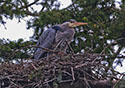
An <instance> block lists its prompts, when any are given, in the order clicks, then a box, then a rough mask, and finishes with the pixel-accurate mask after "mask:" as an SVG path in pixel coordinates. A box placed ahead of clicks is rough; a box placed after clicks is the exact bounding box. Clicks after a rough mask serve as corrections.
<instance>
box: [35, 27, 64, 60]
mask: <svg viewBox="0 0 125 88" xmlns="http://www.w3.org/2000/svg"><path fill="white" fill-rule="evenodd" d="M57 31H62V30H61V28H60V27H59V26H58V25H55V26H53V27H50V28H49V29H47V30H45V31H44V32H43V33H42V35H41V36H40V37H39V39H38V41H37V44H36V49H35V52H34V55H33V58H34V59H37V60H38V59H40V58H42V57H45V56H47V52H46V50H45V49H44V48H47V49H52V47H53V43H54V41H55V36H56V32H57Z"/></svg>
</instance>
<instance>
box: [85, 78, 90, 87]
mask: <svg viewBox="0 0 125 88" xmlns="http://www.w3.org/2000/svg"><path fill="white" fill-rule="evenodd" d="M84 81H85V83H86V85H87V86H86V88H91V87H90V85H89V83H88V81H87V79H86V78H85V77H84Z"/></svg>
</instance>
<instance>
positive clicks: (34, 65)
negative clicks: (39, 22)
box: [30, 63, 38, 71]
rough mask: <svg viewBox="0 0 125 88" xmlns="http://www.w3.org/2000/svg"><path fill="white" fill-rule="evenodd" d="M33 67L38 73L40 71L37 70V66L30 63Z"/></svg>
mask: <svg viewBox="0 0 125 88" xmlns="http://www.w3.org/2000/svg"><path fill="white" fill-rule="evenodd" d="M30 64H31V65H32V67H33V68H34V69H35V70H36V71H38V69H37V68H36V66H35V65H34V64H33V63H30Z"/></svg>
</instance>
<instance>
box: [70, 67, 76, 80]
mask: <svg viewBox="0 0 125 88" xmlns="http://www.w3.org/2000/svg"><path fill="white" fill-rule="evenodd" d="M71 72H72V79H73V81H74V80H75V76H74V70H73V67H71Z"/></svg>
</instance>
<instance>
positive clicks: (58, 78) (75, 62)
mask: <svg viewBox="0 0 125 88" xmlns="http://www.w3.org/2000/svg"><path fill="white" fill-rule="evenodd" d="M104 57H105V55H99V54H89V53H85V54H74V55H72V54H67V55H53V56H49V57H46V58H42V59H40V60H38V61H36V60H25V61H23V62H21V63H20V64H14V63H11V62H4V63H2V64H1V65H0V86H1V87H2V88H70V87H71V88H77V87H75V86H76V85H77V84H75V83H80V84H82V87H81V88H86V87H87V88H95V87H96V88H98V87H97V86H100V83H103V84H104V86H105V85H107V84H105V83H107V82H108V86H112V85H109V81H107V77H108V76H107V74H106V73H105V75H104V74H103V73H100V72H101V70H102V69H104V70H105V65H104V64H101V63H102V61H104ZM105 81H106V82H105ZM66 83H68V85H67V87H64V85H65V84H66ZM98 83H99V84H98ZM74 84H75V85H74ZM103 84H101V87H99V88H104V87H102V85H103ZM110 84H111V83H110ZM78 85H79V84H78ZM95 85H96V86H95ZM62 86H63V87H62ZM68 86H70V87H68ZM78 88H80V87H78ZM106 88H110V87H106Z"/></svg>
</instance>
